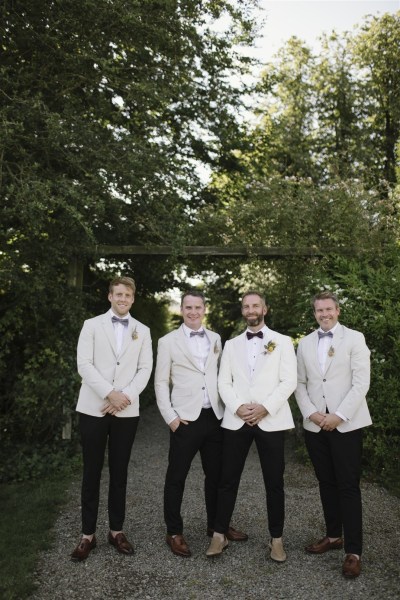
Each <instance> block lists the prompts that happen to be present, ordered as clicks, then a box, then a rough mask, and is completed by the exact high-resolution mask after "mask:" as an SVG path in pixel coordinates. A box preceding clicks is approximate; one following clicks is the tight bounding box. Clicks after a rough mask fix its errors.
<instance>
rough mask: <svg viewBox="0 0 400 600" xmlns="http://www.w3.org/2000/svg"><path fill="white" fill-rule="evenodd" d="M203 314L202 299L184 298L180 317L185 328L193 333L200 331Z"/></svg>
mask: <svg viewBox="0 0 400 600" xmlns="http://www.w3.org/2000/svg"><path fill="white" fill-rule="evenodd" d="M205 312H206V307H205V306H204V302H203V300H202V298H198V297H197V296H185V297H184V299H183V302H182V306H181V315H182V317H183V322H184V323H185V325H186V326H187V327H189V328H190V329H193V330H194V331H197V329H200V327H201V324H202V322H203V318H204V315H205Z"/></svg>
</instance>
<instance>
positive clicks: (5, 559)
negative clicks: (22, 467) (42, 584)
mask: <svg viewBox="0 0 400 600" xmlns="http://www.w3.org/2000/svg"><path fill="white" fill-rule="evenodd" d="M70 480H71V474H69V475H68V476H64V477H62V478H61V477H58V478H54V479H48V480H47V479H46V480H40V481H34V482H32V481H31V482H25V483H11V484H2V485H0V507H1V515H2V517H3V518H2V519H0V572H1V580H0V597H1V598H2V600H23V599H24V598H27V597H28V596H29V594H31V593H32V592H33V591H34V590H35V583H34V577H33V573H34V570H35V567H36V562H37V559H38V553H39V552H40V551H41V550H45V549H47V548H49V546H50V544H51V541H52V532H51V528H52V526H53V524H54V522H55V520H56V518H57V516H58V514H59V509H60V507H61V506H62V505H63V504H64V503H65V501H66V497H67V495H66V490H67V486H68V484H69V482H70Z"/></svg>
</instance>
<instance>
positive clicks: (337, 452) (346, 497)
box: [304, 429, 363, 555]
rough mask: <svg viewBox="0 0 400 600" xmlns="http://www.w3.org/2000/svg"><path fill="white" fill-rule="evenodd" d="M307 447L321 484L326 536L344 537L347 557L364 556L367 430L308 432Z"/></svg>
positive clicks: (306, 437)
mask: <svg viewBox="0 0 400 600" xmlns="http://www.w3.org/2000/svg"><path fill="white" fill-rule="evenodd" d="M304 437H305V443H306V446H307V450H308V453H309V455H310V458H311V461H312V463H313V466H314V470H315V474H316V476H317V479H318V482H319V492H320V497H321V503H322V509H323V512H324V518H325V524H326V535H327V536H329V537H332V538H334V537H341V536H342V535H344V549H345V552H346V554H359V555H361V552H362V504H361V490H360V475H361V455H362V437H363V430H362V429H356V430H354V431H348V432H347V433H340V432H339V431H338V430H337V429H335V430H333V431H324V430H321V431H320V432H318V433H313V432H311V431H307V430H305V431H304Z"/></svg>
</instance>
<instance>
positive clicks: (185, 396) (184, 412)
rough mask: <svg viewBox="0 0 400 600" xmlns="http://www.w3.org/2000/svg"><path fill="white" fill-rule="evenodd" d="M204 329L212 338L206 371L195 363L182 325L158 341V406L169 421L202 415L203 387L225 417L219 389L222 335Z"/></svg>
mask: <svg viewBox="0 0 400 600" xmlns="http://www.w3.org/2000/svg"><path fill="white" fill-rule="evenodd" d="M205 332H206V335H207V337H208V339H209V341H210V351H209V354H208V357H207V361H206V365H205V369H204V371H203V370H202V369H200V368H199V367H198V365H197V364H196V361H195V358H194V356H193V355H192V353H191V351H190V348H189V345H188V342H187V338H186V336H185V333H184V331H183V328H182V326H181V327H179V329H175V330H174V331H171V332H170V333H168V334H167V335H165V336H164V337H162V338H160V339H159V341H158V352H157V365H156V371H155V377H154V387H155V392H156V399H157V405H158V408H159V410H160V413H161V415H162V417H163V418H164V420H165V422H166V423H167V424H168V425H169V423H171V422H172V421H173V420H174V419H176V417H179V418H181V419H183V420H188V421H195V420H196V419H197V418H198V417H199V415H200V412H201V409H202V406H203V399H204V388H206V389H207V392H208V396H209V398H210V402H211V406H212V408H213V410H214V413H215V415H216V417H217V418H218V419H221V418H222V415H223V412H224V410H223V405H222V403H221V400H220V398H219V396H218V389H217V373H218V362H219V358H220V355H221V351H222V347H221V338H220V336H219V335H218V334H217V333H214V332H213V331H210V330H209V329H205Z"/></svg>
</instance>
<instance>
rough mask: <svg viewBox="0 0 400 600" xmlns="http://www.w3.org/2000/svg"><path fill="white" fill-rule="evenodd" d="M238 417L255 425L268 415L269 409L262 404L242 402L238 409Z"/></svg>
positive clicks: (248, 423)
mask: <svg viewBox="0 0 400 600" xmlns="http://www.w3.org/2000/svg"><path fill="white" fill-rule="evenodd" d="M236 414H237V416H238V417H240V418H241V419H242V420H243V421H244V422H245V423H247V425H250V426H251V427H254V425H258V423H259V422H260V421H261V419H263V418H264V417H266V416H267V414H268V411H267V409H266V408H265V406H263V405H262V404H250V403H249V404H241V405H240V406H239V408H238V409H237V411H236Z"/></svg>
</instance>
